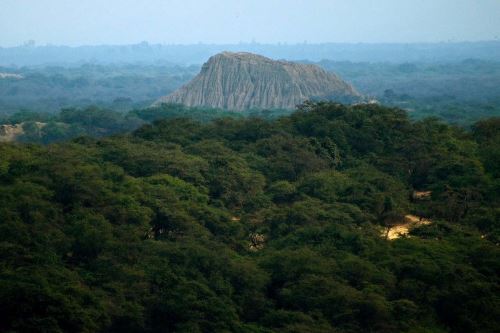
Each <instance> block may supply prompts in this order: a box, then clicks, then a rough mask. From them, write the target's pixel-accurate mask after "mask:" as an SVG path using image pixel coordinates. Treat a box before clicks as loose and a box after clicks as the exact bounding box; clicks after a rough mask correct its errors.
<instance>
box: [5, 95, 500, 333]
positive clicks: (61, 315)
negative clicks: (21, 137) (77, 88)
mask: <svg viewBox="0 0 500 333" xmlns="http://www.w3.org/2000/svg"><path fill="white" fill-rule="evenodd" d="M95 112H97V111H95ZM136 116H137V119H142V120H143V121H144V123H141V124H142V126H141V127H140V128H138V129H137V130H135V131H133V132H130V133H126V134H119V135H115V136H110V137H89V136H82V137H79V138H76V139H73V140H71V141H66V142H61V143H52V144H48V145H45V146H42V145H38V144H20V143H0V156H1V159H0V258H1V260H0V265H1V266H0V313H2V318H3V319H2V320H1V321H0V331H2V332H151V333H152V332H283V333H285V332H290V333H291V332H494V331H497V330H498V327H499V326H500V322H499V318H500V296H499V273H500V260H499V259H500V258H499V254H500V250H499V247H498V244H499V242H500V233H499V232H500V224H499V223H500V205H499V202H500V197H499V196H500V178H499V176H500V121H499V119H498V118H490V119H484V120H481V121H479V122H477V123H475V124H474V125H473V126H472V127H471V130H470V131H467V130H465V129H461V128H458V127H455V126H451V125H448V124H446V123H443V122H441V121H440V120H438V119H435V118H427V119H423V120H419V121H412V120H410V119H409V116H408V114H407V113H406V112H405V111H402V110H400V109H397V108H388V107H383V106H378V105H368V104H363V105H357V106H344V105H340V104H335V103H323V102H321V103H306V104H304V105H302V106H300V107H299V109H298V110H297V111H296V112H295V113H293V114H291V115H286V116H282V117H277V118H273V117H269V118H268V119H263V118H262V117H214V119H204V121H203V122H201V121H197V120H195V119H192V118H183V117H178V116H175V117H170V118H163V119H154V117H153V116H154V115H151V114H148V113H147V112H143V113H136ZM59 117H66V118H67V121H70V118H71V117H73V118H71V119H72V121H73V122H74V123H78V121H79V120H78V119H79V118H78V117H84V115H82V113H78V112H66V113H61V114H60V115H59ZM147 117H150V118H148V119H147V120H146V118H147ZM82 119H84V118H82ZM146 121H148V122H149V121H150V122H151V123H147V124H145V122H146ZM82 123H83V124H85V121H84V120H82ZM87 124H88V123H87ZM141 124H138V125H141ZM96 127H98V126H97V125H96ZM117 132H120V131H117ZM419 193H420V194H419ZM422 193H424V194H425V195H424V194H422ZM408 215H410V216H416V217H419V218H421V219H425V220H426V221H427V220H428V221H431V223H428V224H425V225H422V226H420V227H416V228H414V229H412V230H410V232H409V234H407V235H403V236H401V237H398V238H396V239H393V240H390V239H388V238H387V237H386V231H388V230H389V229H390V228H392V227H394V226H398V225H400V224H401V223H403V221H404V220H405V217H406V216H408Z"/></svg>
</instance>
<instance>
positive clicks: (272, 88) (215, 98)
mask: <svg viewBox="0 0 500 333" xmlns="http://www.w3.org/2000/svg"><path fill="white" fill-rule="evenodd" d="M359 98H360V94H359V93H358V92H357V91H356V90H355V89H354V88H353V87H352V86H351V85H349V84H348V83H346V82H345V81H343V80H342V79H341V78H339V77H338V76H337V75H335V74H333V73H330V72H327V71H325V70H324V69H322V68H320V67H318V66H316V65H310V64H299V63H294V62H289V61H282V60H279V61H275V60H272V59H269V58H266V57H263V56H260V55H256V54H252V53H231V52H223V53H220V54H217V55H215V56H213V57H211V58H210V59H209V60H208V61H207V62H206V63H205V64H204V65H203V67H202V69H201V72H200V73H199V74H198V75H197V76H196V77H195V78H194V79H193V80H192V81H191V82H189V83H188V84H186V85H184V86H183V87H181V88H180V89H178V90H177V91H175V92H173V93H172V94H170V95H168V96H165V97H162V98H160V99H159V100H158V101H156V102H155V103H154V105H159V104H162V103H176V104H183V105H186V106H204V107H213V108H221V109H228V110H237V111H242V110H247V109H291V108H294V107H295V106H296V105H298V104H300V103H302V102H304V101H306V100H318V99H324V100H338V101H345V100H352V99H359Z"/></svg>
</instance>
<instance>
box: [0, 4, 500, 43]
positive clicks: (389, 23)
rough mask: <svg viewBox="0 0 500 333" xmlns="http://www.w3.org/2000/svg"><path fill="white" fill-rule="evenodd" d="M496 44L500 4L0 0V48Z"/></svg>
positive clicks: (498, 30) (499, 34)
mask: <svg viewBox="0 0 500 333" xmlns="http://www.w3.org/2000/svg"><path fill="white" fill-rule="evenodd" d="M495 38H500V0H210V1H202V0H141V1H139V0H0V46H14V45H19V44H22V43H23V42H25V41H28V40H35V41H36V42H37V43H38V44H46V43H49V44H57V45H61V44H67V45H82V44H131V43H138V42H141V41H148V42H150V43H166V44H170V43H182V44H188V43H198V42H203V43H238V42H249V41H252V40H254V41H257V42H261V43H277V42H287V43H297V42H299V43H301V42H304V41H308V42H310V43H317V42H435V41H450V40H451V41H465V40H467V41H474V40H492V39H495Z"/></svg>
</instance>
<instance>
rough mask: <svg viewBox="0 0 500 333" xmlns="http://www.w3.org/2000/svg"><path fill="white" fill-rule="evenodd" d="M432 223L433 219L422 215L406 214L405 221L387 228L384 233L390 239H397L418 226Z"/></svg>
mask: <svg viewBox="0 0 500 333" xmlns="http://www.w3.org/2000/svg"><path fill="white" fill-rule="evenodd" d="M431 223H432V221H431V220H429V219H425V218H423V217H420V216H416V215H406V216H405V218H404V222H403V223H401V224H397V225H394V226H392V227H389V228H386V229H385V230H384V232H383V235H384V236H385V237H386V238H387V239H389V240H392V239H397V238H400V237H403V236H407V235H408V234H409V233H410V231H411V230H412V229H414V228H416V227H420V226H423V225H428V224H431Z"/></svg>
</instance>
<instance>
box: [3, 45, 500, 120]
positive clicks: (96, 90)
mask: <svg viewBox="0 0 500 333" xmlns="http://www.w3.org/2000/svg"><path fill="white" fill-rule="evenodd" d="M444 45H446V44H444ZM467 46H468V47H467ZM233 47H235V46H233ZM123 48H124V47H121V48H117V50H116V51H113V49H106V48H104V47H101V48H99V47H95V48H94V49H92V48H90V49H89V50H87V52H88V53H90V54H91V55H94V56H101V57H102V59H103V60H101V61H97V60H96V59H94V61H93V62H87V63H86V62H84V63H81V61H84V59H85V58H81V59H78V58H74V57H75V56H76V55H78V54H79V53H77V52H76V51H75V50H72V49H69V48H68V49H64V48H63V50H66V52H67V53H68V54H67V55H66V58H64V57H63V56H61V55H59V57H60V58H58V57H57V56H55V55H54V54H52V53H58V52H56V51H60V49H59V48H55V47H52V48H51V47H33V46H32V47H30V46H25V47H19V48H14V49H0V55H2V57H3V61H2V63H4V64H5V63H9V61H12V62H13V63H15V61H17V62H18V64H19V65H11V66H5V65H4V66H2V67H0V73H4V74H14V75H15V76H5V77H0V122H1V123H14V122H16V121H18V120H19V119H23V120H25V121H29V120H37V119H36V118H43V119H48V118H50V115H54V114H57V113H58V112H60V111H61V110H62V109H66V108H88V107H98V108H102V109H105V110H107V111H116V112H119V113H121V114H122V115H123V113H127V112H130V111H132V110H137V109H144V108H147V107H149V106H150V105H151V103H153V102H154V101H155V100H156V99H158V98H159V97H161V96H164V95H167V94H169V93H171V92H173V91H174V90H176V89H177V88H179V87H180V86H182V85H183V84H185V83H187V82H189V80H190V79H192V78H193V77H194V76H195V75H196V74H197V73H198V72H199V69H200V66H201V62H202V61H203V60H199V62H198V63H197V64H191V65H188V64H187V63H188V62H189V61H190V60H189V59H191V58H189V57H183V56H182V54H183V53H181V54H180V55H179V58H178V61H177V64H175V63H173V62H167V61H166V60H164V61H163V62H159V60H156V61H153V59H154V58H153V59H150V58H145V54H148V51H151V52H152V53H153V54H155V52H154V50H155V46H150V45H147V44H145V45H138V46H136V47H134V48H130V49H128V51H123V50H122V49H123ZM192 48H194V50H195V51H197V53H196V52H195V53H194V54H199V53H201V54H205V53H208V52H209V51H210V48H209V47H208V46H207V47H201V46H198V49H196V47H195V46H193V47H191V48H187V50H184V53H187V52H189V51H193V50H192ZM254 48H256V49H259V46H258V45H257V46H254ZM260 48H261V49H263V50H264V51H267V53H270V54H277V55H284V54H286V55H288V56H289V57H291V58H294V57H295V58H296V57H301V56H307V55H308V54H309V53H312V52H314V51H317V47H316V48H314V47H313V46H310V47H309V48H308V47H307V46H305V47H303V48H300V47H298V46H296V47H295V48H293V47H286V46H282V47H281V48H279V47H274V48H272V47H267V49H266V48H265V47H264V46H260ZM402 48H403V46H402V45H401V46H398V45H394V46H386V47H385V48H384V47H381V46H380V47H378V49H376V48H375V46H372V49H375V50H371V49H370V48H369V47H368V46H365V47H363V46H359V47H358V48H355V47H354V46H349V45H347V46H345V45H344V46H343V48H340V49H341V50H344V53H342V52H339V51H337V53H335V52H333V51H331V50H335V48H334V47H333V46H330V49H331V50H330V51H329V52H330V53H328V52H326V51H328V50H329V48H328V47H326V46H325V47H324V52H323V53H325V56H331V57H333V56H337V58H336V59H346V58H347V57H351V58H354V59H356V58H357V59H360V60H362V61H358V62H355V61H345V60H344V61H342V60H319V61H310V60H305V59H301V60H298V61H300V62H305V63H315V64H317V65H319V66H321V67H323V68H324V69H326V70H328V71H333V72H335V73H337V74H339V75H340V76H341V77H342V78H344V79H345V80H347V81H348V82H350V83H352V84H353V85H354V86H355V87H356V88H357V89H358V90H359V91H360V92H361V93H362V94H363V95H365V96H367V98H368V99H375V100H377V101H379V102H380V103H382V104H384V105H389V106H394V107H399V108H402V109H404V110H407V111H408V112H409V114H410V117H411V118H413V119H421V118H423V117H428V116H436V117H439V118H441V119H444V120H446V121H447V122H450V123H455V124H459V125H461V126H469V125H471V124H472V123H473V122H474V121H477V120H479V119H481V118H483V117H487V116H499V115H500V108H499V105H500V90H499V89H498V87H499V86H500V61H498V60H493V59H498V57H497V58H495V56H496V55H497V53H499V52H500V43H483V44H481V43H476V44H472V46H471V45H467V44H450V45H449V46H448V47H447V48H446V47H444V46H439V45H438V46H434V48H432V47H428V46H427V47H425V45H422V46H421V47H420V48H418V47H415V46H414V47H413V48H409V47H408V50H407V51H406V53H405V52H399V53H396V52H395V51H401V49H402ZM366 49H368V50H366ZM13 50H14V51H13ZM15 50H17V53H16V52H15ZM30 50H31V51H30ZM71 50H72V51H73V53H71V52H70V51H71ZM119 50H122V51H120V52H118V51H119ZM125 50H127V49H125ZM158 50H159V51H158V53H159V54H157V55H156V56H157V57H159V56H160V55H164V54H166V55H168V56H166V58H167V59H170V58H172V55H171V54H170V53H171V52H173V51H174V50H177V51H179V50H181V51H182V50H183V49H182V48H181V47H178V48H177V49H176V48H173V47H172V50H170V51H169V49H168V48H166V47H164V48H163V49H162V48H160V49H158ZM167 51H169V52H170V53H169V52H167ZM287 51H289V52H290V53H289V54H287V53H286V52H287ZM370 51H372V52H373V53H370ZM116 52H118V53H116ZM122 53H123V54H125V55H129V57H130V58H131V59H134V60H136V62H135V63H130V64H127V63H126V62H124V61H126V59H127V58H126V57H125V58H124V59H121V62H116V63H113V62H110V61H113V60H117V59H115V58H113V57H112V56H113V55H114V54H116V55H117V56H118V55H122ZM84 54H85V53H84ZM320 54H321V53H320ZM391 54H398V57H399V58H395V57H394V56H393V57H392V58H391V56H390V55H391ZM450 54H453V57H452V56H450ZM63 55H64V52H63ZM417 55H420V58H418V57H417ZM35 56H37V57H38V59H39V60H38V61H39V62H41V61H42V60H40V59H45V63H46V64H45V65H43V64H37V65H31V66H29V65H26V64H30V63H31V62H32V60H30V59H31V58H30V57H35ZM79 56H80V57H82V55H79ZM384 56H385V57H386V59H393V60H395V61H387V60H386V61H381V60H380V59H379V58H382V57H384ZM445 56H448V60H447V61H444V60H443V59H444V58H445ZM459 56H461V57H462V58H457V57H459ZM469 56H470V57H473V56H477V57H478V58H470V57H469ZM16 57H17V58H16ZM315 57H316V58H318V55H316V56H315ZM464 57H465V58H464ZM16 59H17V60H16ZM416 59H417V60H416ZM432 59H434V60H432ZM64 60H66V61H64ZM71 60H79V61H80V63H78V62H70V61H71ZM205 60H206V59H205ZM51 61H52V64H50V65H47V63H51ZM57 61H59V62H57ZM271 111H273V110H271ZM274 111H276V110H274ZM283 111H284V110H278V114H282V113H283ZM20 113H21V114H23V115H24V116H20ZM29 113H40V115H38V116H34V115H33V117H32V119H30V117H27V114H29ZM122 115H120V116H122Z"/></svg>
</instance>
